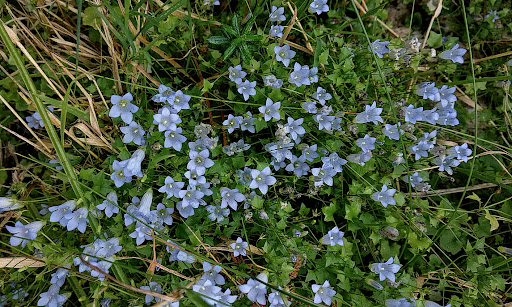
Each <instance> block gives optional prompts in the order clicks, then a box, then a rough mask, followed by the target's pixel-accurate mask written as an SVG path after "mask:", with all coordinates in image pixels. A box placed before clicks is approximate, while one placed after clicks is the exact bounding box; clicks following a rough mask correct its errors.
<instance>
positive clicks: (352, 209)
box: [345, 197, 361, 221]
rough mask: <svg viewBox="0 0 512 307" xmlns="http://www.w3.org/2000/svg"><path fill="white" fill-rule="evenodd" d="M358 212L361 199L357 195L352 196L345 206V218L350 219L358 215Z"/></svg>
mask: <svg viewBox="0 0 512 307" xmlns="http://www.w3.org/2000/svg"><path fill="white" fill-rule="evenodd" d="M359 213H361V200H360V199H359V198H358V197H352V199H350V201H349V203H348V204H347V205H346V206H345V218H346V219H347V220H350V221H352V220H353V219H354V218H357V217H358V216H359Z"/></svg>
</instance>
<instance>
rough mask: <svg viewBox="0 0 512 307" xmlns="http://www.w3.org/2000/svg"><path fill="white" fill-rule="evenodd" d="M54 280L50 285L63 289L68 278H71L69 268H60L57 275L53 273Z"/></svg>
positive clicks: (56, 272)
mask: <svg viewBox="0 0 512 307" xmlns="http://www.w3.org/2000/svg"><path fill="white" fill-rule="evenodd" d="M51 276H52V279H51V280H50V283H51V284H52V285H56V286H58V287H62V285H64V282H65V281H66V277H67V276H69V268H58V269H57V270H56V271H55V273H52V275H51Z"/></svg>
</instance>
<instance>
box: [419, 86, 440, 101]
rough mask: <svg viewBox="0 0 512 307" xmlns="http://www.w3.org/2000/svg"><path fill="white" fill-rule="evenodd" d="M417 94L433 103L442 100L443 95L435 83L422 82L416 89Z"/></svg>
mask: <svg viewBox="0 0 512 307" xmlns="http://www.w3.org/2000/svg"><path fill="white" fill-rule="evenodd" d="M416 94H417V95H418V96H421V97H423V99H430V100H432V101H439V100H441V94H440V93H439V89H438V88H437V87H436V83H435V82H421V83H420V84H419V85H418V88H417V89H416Z"/></svg>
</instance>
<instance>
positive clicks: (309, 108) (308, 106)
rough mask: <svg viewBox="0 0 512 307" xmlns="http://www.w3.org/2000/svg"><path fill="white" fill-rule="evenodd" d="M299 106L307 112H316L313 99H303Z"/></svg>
mask: <svg viewBox="0 0 512 307" xmlns="http://www.w3.org/2000/svg"><path fill="white" fill-rule="evenodd" d="M301 106H302V108H303V109H304V110H306V112H308V113H311V114H316V112H317V109H316V104H315V103H314V102H313V101H304V102H303V103H302V105H301Z"/></svg>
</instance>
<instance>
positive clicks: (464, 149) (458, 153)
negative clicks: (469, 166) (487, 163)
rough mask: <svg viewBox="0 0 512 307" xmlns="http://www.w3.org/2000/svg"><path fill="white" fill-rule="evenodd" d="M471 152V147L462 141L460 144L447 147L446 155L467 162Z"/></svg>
mask: <svg viewBox="0 0 512 307" xmlns="http://www.w3.org/2000/svg"><path fill="white" fill-rule="evenodd" d="M472 153H473V151H472V150H471V149H469V148H468V144H467V143H464V144H462V145H460V146H459V145H457V146H454V147H452V148H450V149H448V155H449V156H450V157H454V158H456V159H458V160H462V161H464V162H468V157H469V156H470V155H471V154H472Z"/></svg>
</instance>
